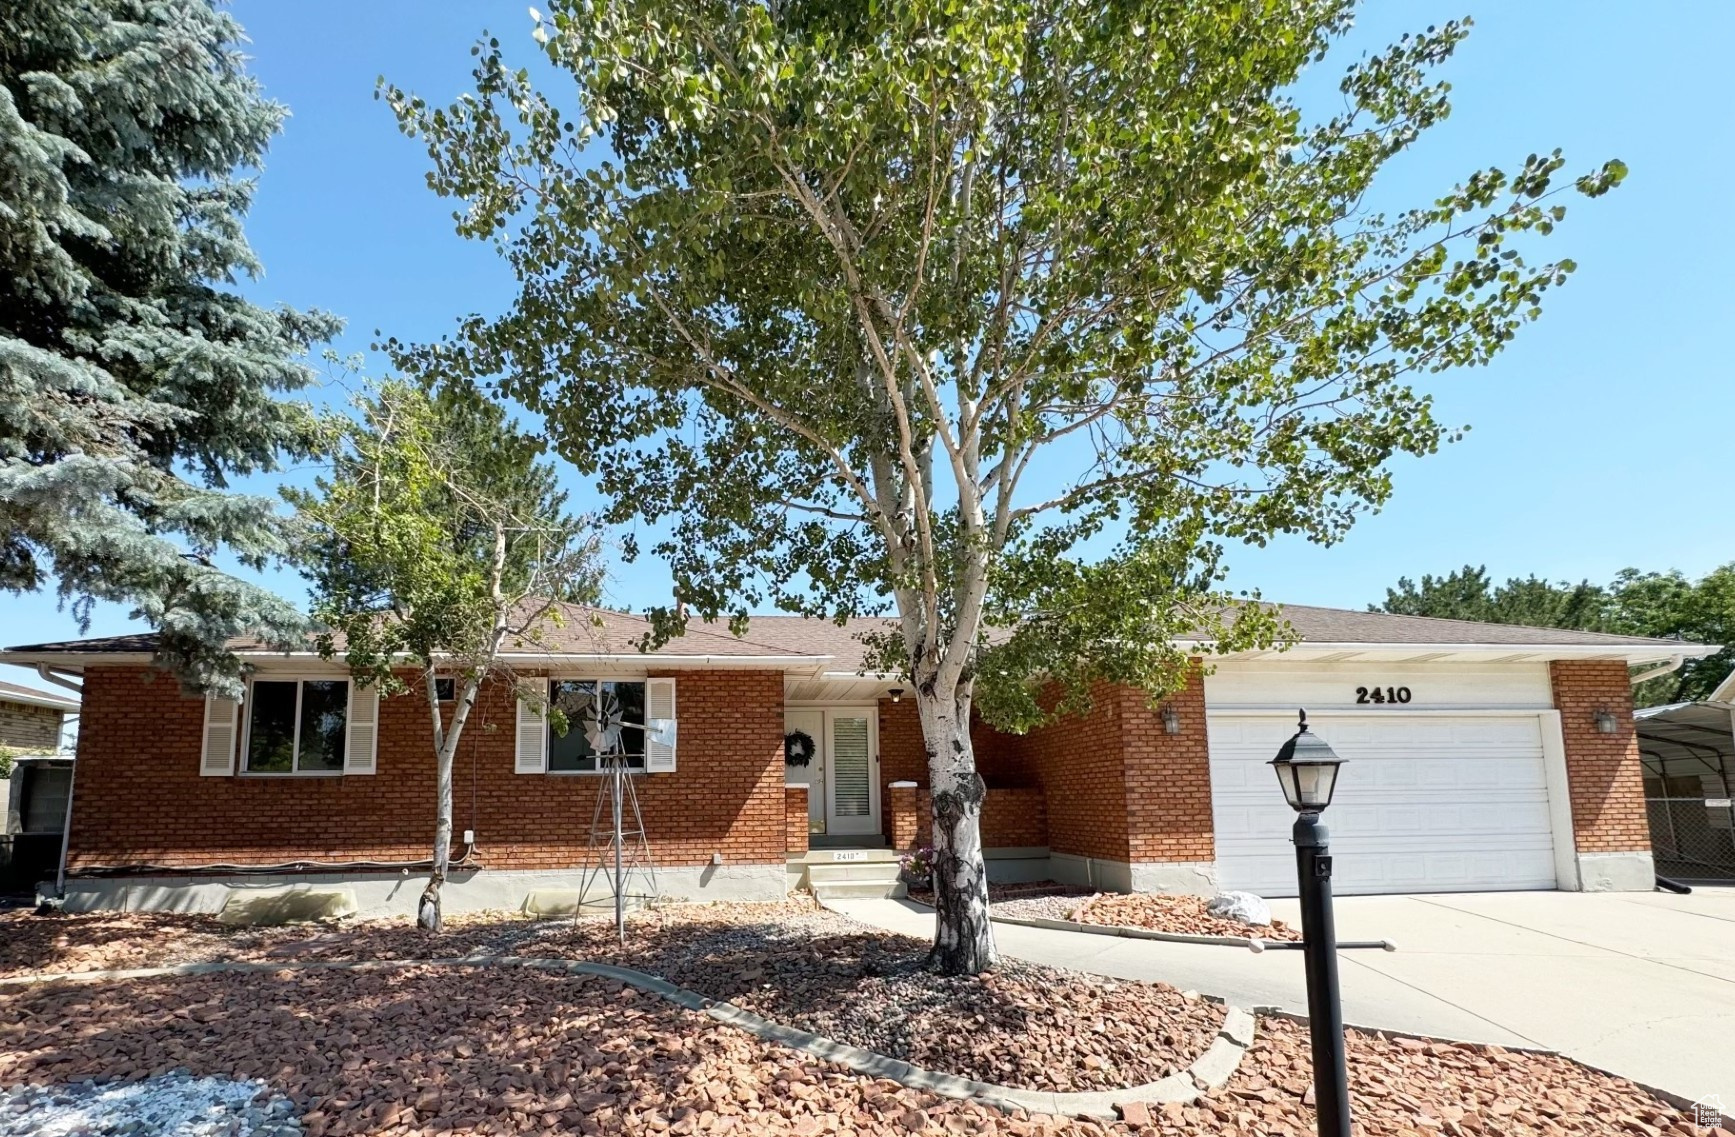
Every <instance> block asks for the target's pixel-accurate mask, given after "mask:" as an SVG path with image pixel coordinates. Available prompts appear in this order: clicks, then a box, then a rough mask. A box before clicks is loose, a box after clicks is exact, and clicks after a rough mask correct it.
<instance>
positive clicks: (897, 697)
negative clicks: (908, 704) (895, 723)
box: [886, 687, 904, 703]
mask: <svg viewBox="0 0 1735 1137" xmlns="http://www.w3.org/2000/svg"><path fill="white" fill-rule="evenodd" d="M886 694H888V695H890V696H891V697H892V702H894V703H900V702H902V701H903V698H904V689H903V688H902V687H893V688H892V689H891V690H890V691H887V692H886Z"/></svg>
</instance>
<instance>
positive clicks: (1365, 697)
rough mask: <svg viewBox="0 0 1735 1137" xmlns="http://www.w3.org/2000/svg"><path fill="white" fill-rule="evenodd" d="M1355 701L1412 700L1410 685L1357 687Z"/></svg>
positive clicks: (1399, 701)
mask: <svg viewBox="0 0 1735 1137" xmlns="http://www.w3.org/2000/svg"><path fill="white" fill-rule="evenodd" d="M1355 701H1356V702H1358V703H1381V704H1399V703H1407V702H1409V701H1410V689H1409V688H1408V687H1357V688H1356V689H1355Z"/></svg>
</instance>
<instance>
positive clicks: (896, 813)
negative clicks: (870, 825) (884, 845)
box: [886, 782, 920, 849]
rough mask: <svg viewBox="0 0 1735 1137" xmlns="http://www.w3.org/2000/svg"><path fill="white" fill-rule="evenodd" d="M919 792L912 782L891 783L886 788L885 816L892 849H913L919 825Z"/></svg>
mask: <svg viewBox="0 0 1735 1137" xmlns="http://www.w3.org/2000/svg"><path fill="white" fill-rule="evenodd" d="M919 805H920V791H919V790H918V789H917V788H916V783H914V782H893V783H891V784H890V785H889V786H887V787H886V815H887V817H888V819H889V821H890V830H891V832H890V838H891V843H892V848H894V849H914V848H915V847H916V836H917V829H918V827H919V825H920V817H919V814H918V812H917V811H918V808H919Z"/></svg>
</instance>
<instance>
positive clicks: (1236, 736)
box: [1210, 712, 1554, 895]
mask: <svg viewBox="0 0 1735 1137" xmlns="http://www.w3.org/2000/svg"><path fill="white" fill-rule="evenodd" d="M1310 725H1311V726H1312V728H1313V729H1314V731H1315V732H1316V733H1318V734H1319V735H1320V736H1321V737H1323V738H1325V739H1326V740H1327V741H1328V742H1330V743H1331V745H1332V747H1333V749H1335V750H1336V751H1337V752H1338V753H1339V754H1340V755H1341V756H1342V757H1343V758H1345V759H1346V760H1347V762H1348V765H1346V766H1345V767H1344V769H1343V771H1342V773H1341V775H1340V777H1339V781H1338V786H1337V793H1336V796H1335V799H1334V801H1333V803H1332V807H1331V809H1330V811H1329V812H1328V813H1327V815H1326V825H1327V827H1328V828H1329V829H1330V831H1331V841H1332V853H1333V854H1334V863H1333V872H1334V882H1333V883H1334V886H1335V888H1336V889H1337V891H1339V892H1343V893H1356V892H1375V893H1377V892H1401V891H1418V892H1423V891H1453V890H1459V891H1462V890H1472V889H1500V888H1514V889H1516V888H1552V887H1554V851H1553V839H1552V836H1551V831H1550V818H1549V810H1548V791H1547V781H1546V775H1545V772H1544V767H1543V757H1542V741H1541V733H1540V726H1539V723H1538V720H1537V718H1536V716H1535V715H1514V716H1511V717H1471V716H1466V717H1464V718H1452V717H1449V716H1413V717H1406V716H1403V715H1399V714H1394V713H1392V712H1385V713H1383V714H1380V715H1379V716H1378V717H1374V716H1373V715H1367V716H1355V717H1353V718H1352V717H1347V716H1319V717H1316V718H1315V719H1314V721H1313V722H1312V723H1311V724H1310ZM1294 732H1295V727H1294V725H1293V722H1292V720H1286V719H1281V718H1276V717H1274V716H1243V717H1235V716H1232V715H1228V714H1213V715H1212V716H1211V719H1210V736H1211V781H1212V794H1213V802H1214V813H1215V819H1216V835H1217V865H1218V875H1219V877H1220V880H1221V883H1222V885H1223V887H1225V888H1247V889H1251V890H1253V891H1258V892H1262V893H1265V894H1267V895H1294V892H1295V861H1294V850H1293V847H1292V846H1291V845H1290V843H1289V836H1290V829H1291V827H1292V825H1293V824H1294V820H1295V815H1294V814H1293V813H1292V812H1291V811H1290V810H1289V809H1288V807H1287V806H1285V805H1284V803H1283V800H1282V797H1281V794H1280V792H1279V790H1278V787H1277V779H1276V778H1275V777H1274V776H1273V775H1272V773H1271V769H1270V761H1271V758H1272V756H1273V755H1274V754H1275V753H1276V751H1277V748H1278V747H1279V746H1280V745H1282V743H1283V741H1284V740H1285V739H1287V738H1288V737H1289V736H1290V735H1292V734H1294Z"/></svg>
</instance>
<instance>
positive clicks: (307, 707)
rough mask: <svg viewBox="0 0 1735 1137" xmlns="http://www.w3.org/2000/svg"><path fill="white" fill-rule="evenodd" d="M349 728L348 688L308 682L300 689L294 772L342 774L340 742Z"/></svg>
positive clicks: (342, 684) (332, 682)
mask: <svg viewBox="0 0 1735 1137" xmlns="http://www.w3.org/2000/svg"><path fill="white" fill-rule="evenodd" d="M348 725H349V684H348V683H346V682H344V681H343V680H342V679H309V680H307V681H306V682H305V683H303V684H302V685H301V758H300V761H298V762H297V763H296V767H295V768H296V769H297V770H330V771H342V770H343V740H344V733H345V727H347V726H348Z"/></svg>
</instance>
